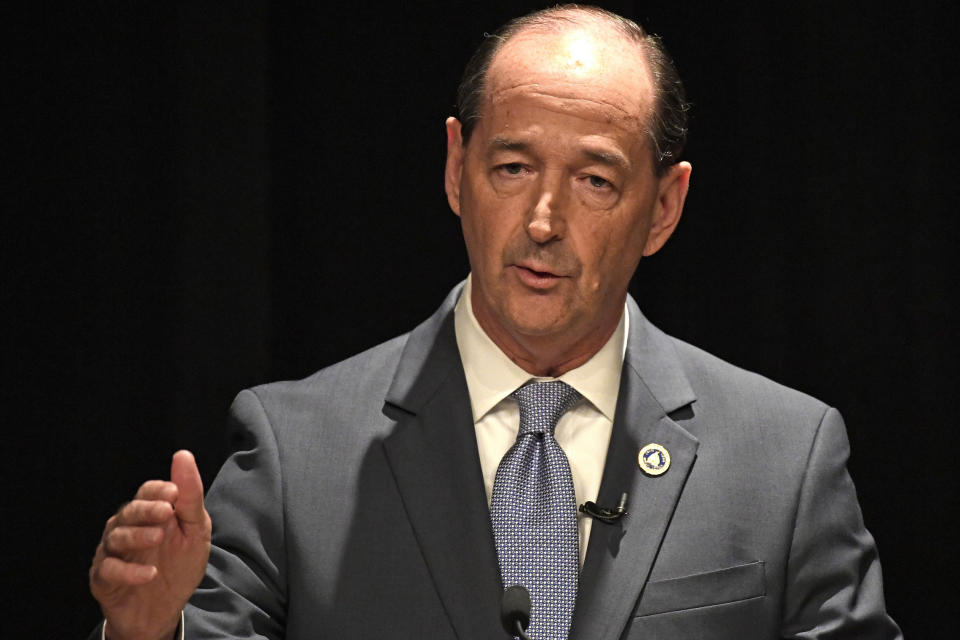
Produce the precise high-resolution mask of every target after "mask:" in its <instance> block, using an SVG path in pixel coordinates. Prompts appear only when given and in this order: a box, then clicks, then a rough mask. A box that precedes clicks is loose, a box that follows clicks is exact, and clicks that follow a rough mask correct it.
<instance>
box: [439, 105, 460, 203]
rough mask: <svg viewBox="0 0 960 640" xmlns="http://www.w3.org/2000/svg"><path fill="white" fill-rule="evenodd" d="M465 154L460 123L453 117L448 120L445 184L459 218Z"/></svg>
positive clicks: (450, 201)
mask: <svg viewBox="0 0 960 640" xmlns="http://www.w3.org/2000/svg"><path fill="white" fill-rule="evenodd" d="M464 153H465V150H464V148H463V136H462V135H461V132H460V121H459V120H457V119H456V118H453V117H450V118H447V168H446V170H445V171H444V172H443V182H444V187H445V188H446V191H447V202H448V203H450V208H451V209H453V212H454V213H455V214H457V215H458V216H459V215H460V176H461V175H462V174H463V156H464Z"/></svg>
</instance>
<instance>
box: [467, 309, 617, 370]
mask: <svg viewBox="0 0 960 640" xmlns="http://www.w3.org/2000/svg"><path fill="white" fill-rule="evenodd" d="M472 306H473V315H474V317H475V318H476V319H477V323H478V324H479V325H480V328H481V329H483V332H484V333H486V334H487V336H488V337H489V338H490V339H491V340H492V341H493V343H494V344H496V345H497V346H498V347H499V348H500V350H501V351H503V353H505V354H506V356H507V357H508V358H510V360H512V361H513V362H514V363H515V364H516V365H517V366H519V367H520V368H521V369H523V370H524V371H526V372H527V373H529V374H531V375H534V376H537V377H551V378H557V377H559V376H562V375H563V374H564V373H566V372H567V371H570V370H572V369H576V368H577V367H579V366H581V365H582V364H584V363H585V362H587V361H588V360H589V359H590V358H592V357H593V356H594V355H596V353H597V352H598V351H600V349H602V348H603V345H605V344H606V343H607V340H609V339H610V336H612V335H613V332H614V331H616V329H617V325H618V324H619V322H620V316H619V315H618V316H615V317H613V318H604V319H603V320H604V322H601V323H600V324H599V325H598V326H597V327H596V328H594V329H592V330H586V331H582V332H572V331H571V332H567V334H566V335H555V334H547V335H525V334H515V333H511V332H509V331H507V330H505V329H504V328H503V326H502V325H501V324H500V323H498V322H496V321H495V320H494V318H493V317H492V316H491V315H490V314H489V313H488V310H487V309H486V307H485V306H484V305H472ZM621 309H622V307H621ZM621 313H622V311H621ZM568 336H574V337H573V338H572V339H571V338H570V337H568Z"/></svg>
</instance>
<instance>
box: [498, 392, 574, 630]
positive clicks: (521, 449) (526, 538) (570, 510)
mask: <svg viewBox="0 0 960 640" xmlns="http://www.w3.org/2000/svg"><path fill="white" fill-rule="evenodd" d="M512 395H513V397H514V398H516V400H517V403H519V405H520V432H519V433H518V434H517V441H516V442H515V443H514V445H513V447H511V448H510V450H509V451H507V453H506V455H504V456H503V459H502V460H501V461H500V466H499V467H497V476H496V479H495V480H494V483H493V498H492V500H491V504H490V518H491V520H492V522H493V535H494V539H495V542H496V546H497V556H498V558H499V560H500V575H501V576H502V577H503V585H504V587H509V586H512V585H515V584H520V585H523V586H524V587H526V588H527V590H528V591H529V592H530V599H531V601H532V608H531V616H530V626H529V627H528V628H527V634H528V635H529V636H530V637H531V638H534V639H535V640H566V638H567V633H568V632H569V631H570V622H571V620H572V619H573V605H574V602H575V601H576V598H577V578H578V573H579V560H580V551H579V537H578V532H577V504H576V496H575V495H574V492H573V477H572V476H571V475H570V463H569V462H567V456H566V455H565V454H564V453H563V449H561V448H560V445H558V444H557V441H556V440H555V439H554V437H553V430H554V429H555V428H556V426H557V421H558V420H559V419H560V416H562V415H563V414H564V413H566V412H567V410H568V409H570V408H571V407H572V406H573V405H575V404H576V403H577V402H578V401H579V400H580V398H581V396H580V394H579V393H577V391H576V389H574V388H573V387H571V386H570V385H568V384H566V383H565V382H560V381H559V380H557V381H553V382H539V383H531V384H527V385H524V386H522V387H520V388H519V389H517V390H516V391H514V392H513V394H512Z"/></svg>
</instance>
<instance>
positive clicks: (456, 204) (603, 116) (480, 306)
mask: <svg viewBox="0 0 960 640" xmlns="http://www.w3.org/2000/svg"><path fill="white" fill-rule="evenodd" d="M641 60H642V58H641V52H640V50H639V49H638V48H637V46H636V45H634V44H633V43H630V42H627V41H623V40H622V39H621V38H618V37H611V36H610V34H609V33H606V34H600V35H597V34H595V33H591V32H590V31H572V32H569V33H564V34H559V35H557V34H552V35H544V34H529V35H527V34H519V35H517V36H515V37H514V38H513V39H511V40H510V41H509V42H508V43H507V44H506V45H505V46H504V48H503V49H502V50H501V51H500V52H499V53H498V54H497V55H496V57H495V58H494V61H493V63H492V65H491V68H490V71H489V73H488V76H487V92H486V97H485V103H484V108H483V111H482V118H481V119H480V120H479V122H478V123H477V125H476V127H475V128H474V130H473V132H472V135H471V138H470V140H469V144H468V145H467V146H466V147H464V146H463V145H462V142H461V139H460V127H459V124H460V123H459V122H457V121H456V120H454V119H451V120H450V121H448V136H449V139H450V140H449V141H450V153H449V155H448V166H447V193H448V196H449V200H450V205H451V207H452V208H453V210H454V211H455V212H456V213H457V214H458V215H459V216H460V217H461V220H462V226H463V235H464V239H465V242H466V246H467V253H468V254H469V258H470V268H471V271H472V274H473V297H472V302H473V307H474V312H475V314H476V316H477V318H478V320H479V321H480V323H481V326H483V327H484V329H485V330H486V331H487V333H489V334H491V337H492V338H494V340H495V341H496V342H497V343H498V344H500V345H501V347H503V346H504V345H503V344H502V341H503V340H506V341H507V342H510V341H512V342H514V343H517V344H519V345H520V346H521V347H523V346H525V345H526V346H527V347H529V348H532V347H533V346H534V345H543V344H548V345H549V344H552V343H557V344H563V345H574V344H576V343H583V344H586V343H589V342H590V341H591V340H593V341H597V340H599V341H600V342H599V344H598V345H597V348H599V346H600V345H601V344H602V342H603V341H605V340H606V338H607V337H608V336H609V335H610V333H612V331H613V329H614V328H615V326H616V324H617V322H618V321H619V318H620V314H621V311H622V309H623V303H624V298H625V296H626V291H627V286H628V284H629V282H630V278H631V276H632V274H633V271H634V269H635V268H636V266H637V263H638V261H639V260H640V257H641V256H642V255H649V254H651V253H653V252H654V251H656V250H657V249H659V248H660V246H661V245H662V244H663V242H665V241H666V238H667V236H669V235H670V232H671V231H672V229H673V226H674V225H675V224H676V218H678V217H679V208H682V202H683V196H684V194H685V192H686V184H687V177H688V175H689V165H686V169H685V170H683V171H681V172H680V173H682V174H683V175H681V176H680V179H679V183H681V184H680V186H679V188H677V187H676V186H670V185H673V184H674V183H676V182H678V179H677V176H675V175H673V174H674V173H676V171H674V172H670V173H668V175H667V176H666V177H665V178H663V179H661V180H658V179H657V178H656V176H655V175H654V171H653V167H652V157H651V149H650V144H651V142H650V141H649V138H648V136H647V133H646V127H647V121H648V117H649V115H648V114H649V113H650V109H651V104H652V100H653V93H652V84H651V82H650V79H649V78H648V76H647V74H646V73H645V71H644V69H645V67H644V65H643V64H642V62H641ZM684 164H685V163H684ZM667 183H669V185H668V186H669V188H668V190H667V191H668V193H666V194H664V189H663V187H664V185H665V184H667ZM678 200H679V202H677V201H678ZM665 209H670V211H666V210H665ZM498 338H500V339H498ZM563 348H569V347H568V346H564V347H563ZM561 350H562V349H561Z"/></svg>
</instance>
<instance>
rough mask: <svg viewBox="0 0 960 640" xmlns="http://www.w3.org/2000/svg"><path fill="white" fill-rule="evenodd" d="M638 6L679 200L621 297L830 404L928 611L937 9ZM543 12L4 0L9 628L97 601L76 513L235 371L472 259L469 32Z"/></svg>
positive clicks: (914, 620)
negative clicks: (688, 183) (460, 178)
mask: <svg viewBox="0 0 960 640" xmlns="http://www.w3.org/2000/svg"><path fill="white" fill-rule="evenodd" d="M665 4H666V3H658V4H652V3H651V4H646V3H639V2H636V3H635V2H614V3H607V4H606V5H605V6H608V7H609V8H611V9H614V10H616V11H619V12H622V13H624V14H626V15H628V16H629V17H632V18H634V19H636V20H638V21H639V22H641V23H642V24H644V25H645V26H647V27H648V28H650V29H651V30H652V31H654V32H656V33H659V34H661V35H662V36H663V37H664V39H665V42H666V44H667V47H668V49H669V50H670V51H671V53H672V54H673V56H674V58H675V59H676V62H677V64H678V66H679V68H680V71H681V74H682V76H683V77H684V79H685V81H686V84H687V89H688V93H689V96H690V98H691V99H692V101H693V103H694V110H693V119H692V123H691V129H692V133H691V138H690V144H689V146H688V153H687V158H688V159H689V160H690V161H691V162H692V163H693V165H694V172H693V181H692V188H691V193H690V196H689V198H688V201H687V207H686V212H685V216H684V219H683V221H682V223H681V225H680V228H679V230H678V231H677V233H676V235H675V236H674V238H673V239H672V240H671V241H670V243H668V245H667V246H666V248H665V249H664V250H663V251H662V252H661V253H660V254H658V255H657V256H655V257H653V258H651V259H649V260H645V261H643V262H642V263H641V265H640V269H639V271H638V274H637V276H636V278H635V282H634V284H633V286H632V293H633V294H634V295H635V296H636V297H637V298H638V300H639V302H640V305H641V307H642V308H643V309H644V311H645V313H646V314H647V316H648V317H649V318H650V319H651V320H653V321H654V322H655V323H656V324H658V325H659V326H660V327H661V328H663V329H664V330H666V331H667V332H669V333H671V334H673V335H675V336H678V337H680V338H682V339H684V340H687V341H690V342H692V343H694V344H697V345H698V346H700V347H702V348H705V349H707V350H708V351H711V352H713V353H715V354H717V355H719V356H721V357H723V358H724V359H727V360H729V361H732V362H734V363H736V364H739V365H741V366H743V367H745V368H748V369H752V370H755V371H758V372H760V373H763V374H765V375H768V376H770V377H772V378H774V379H776V380H778V381H780V382H783V383H785V384H788V385H790V386H794V387H797V388H800V389H802V390H804V391H807V392H808V393H811V394H812V395H815V396H817V397H819V398H821V399H823V400H825V401H826V402H829V403H830V404H832V405H835V406H837V407H838V408H840V410H841V411H842V412H843V414H844V416H845V418H846V421H847V426H848V430H849V435H850V439H851V443H852V448H853V455H852V459H851V461H850V469H851V473H852V475H853V477H854V480H855V481H856V483H857V487H858V492H859V495H860V499H861V503H862V507H863V511H864V516H865V519H866V522H867V525H868V527H869V528H870V529H871V531H872V532H873V533H874V535H875V537H876V539H877V541H878V544H879V547H880V552H881V558H882V559H883V567H884V573H885V583H886V592H887V600H888V607H889V609H890V611H891V612H892V614H893V615H894V616H895V618H896V619H897V620H898V621H899V622H900V623H901V625H902V626H903V627H904V630H905V632H906V633H907V635H908V636H910V637H918V638H919V637H926V636H930V637H932V636H935V635H943V634H944V633H947V634H949V633H950V631H949V630H948V629H949V627H947V626H946V625H947V624H948V622H949V623H952V622H953V617H954V616H953V614H955V612H956V606H957V586H956V584H957V569H958V562H957V551H956V542H957V532H956V528H955V527H953V525H952V524H951V522H950V520H951V516H955V515H956V513H957V481H956V475H955V474H954V471H953V467H954V459H955V457H956V450H957V445H958V440H960V439H958V437H957V435H956V433H955V429H956V419H955V418H954V416H953V412H954V405H955V404H956V389H957V386H958V383H960V376H958V371H957V364H956V358H957V355H958V354H957V336H956V333H957V332H956V329H955V326H956V322H955V318H956V314H955V300H956V296H955V288H956V287H955V281H956V273H957V257H956V250H955V247H956V245H957V242H958V239H960V238H958V224H957V219H956V218H957V214H956V205H957V200H958V199H957V183H958V180H957V175H956V174H957V171H956V168H955V164H954V163H955V159H956V157H957V155H958V148H957V144H956V133H957V131H958V127H957V125H956V124H955V123H954V120H955V119H956V113H957V111H956V105H955V104H954V101H953V97H952V92H953V85H954V83H955V82H956V76H955V74H954V69H953V57H954V56H953V53H954V49H955V45H954V43H953V39H954V38H955V29H956V26H957V24H960V21H958V20H957V17H958V16H957V13H958V12H957V10H956V9H955V8H954V7H953V3H947V2H943V3H939V4H937V3H929V4H925V5H916V4H914V5H911V8H910V9H907V8H906V5H903V6H899V7H898V6H897V5H891V6H889V7H888V6H887V5H886V4H883V7H886V8H881V4H882V3H838V4H837V6H833V5H827V4H803V5H798V6H793V7H792V8H785V7H774V6H770V5H767V4H764V5H760V4H759V3H757V4H756V6H750V5H746V4H744V5H735V4H730V3H714V4H715V6H713V7H712V8H706V9H704V8H703V7H702V6H700V3H697V6H694V5H693V4H690V5H688V6H673V4H675V3H670V6H664V5H665ZM538 6H543V5H535V4H529V5H523V4H521V3H508V2H502V1H501V2H487V3H483V4H482V5H481V4H480V3H452V2H450V3H443V4H441V3H420V4H416V5H406V4H404V3H398V4H394V5H389V6H378V7H376V8H374V7H372V6H369V7H365V6H361V5H359V4H358V3H345V4H344V5H341V6H337V7H334V8H326V9H322V8H320V6H319V4H318V3H303V4H285V5H283V6H271V5H270V4H269V3H267V2H246V3H223V4H221V3H205V2H199V3H183V4H182V5H177V4H175V3H162V2H161V3H119V2H90V3H75V6H73V7H69V8H59V9H52V8H49V7H47V8H45V7H43V6H40V5H37V6H36V8H34V9H32V10H30V13H29V15H23V14H20V15H17V16H16V19H15V20H10V19H9V18H12V16H5V17H6V18H8V19H4V20H3V23H4V24H6V25H7V28H8V29H9V31H10V35H9V37H7V38H6V43H5V45H4V46H5V47H6V48H9V51H8V52H7V54H6V55H4V56H3V62H2V64H3V69H4V85H5V87H6V90H5V91H4V92H3V93H4V94H5V96H4V97H3V102H4V106H5V111H8V112H9V113H10V114H11V115H9V116H8V117H6V118H5V122H4V129H5V131H4V134H3V136H4V145H3V146H4V148H5V149H6V152H5V154H4V155H5V156H6V159H7V160H8V165H9V166H8V168H7V169H6V171H5V175H4V178H3V197H4V203H5V204H4V207H3V208H4V215H3V221H4V222H3V224H4V229H3V231H2V232H0V237H2V239H3V251H2V260H3V263H2V265H3V274H4V284H3V288H2V293H0V295H2V298H0V299H2V308H3V310H4V319H5V321H6V324H7V327H6V328H5V329H4V331H3V332H2V337H3V340H4V344H3V358H2V361H3V369H4V380H5V382H4V385H3V389H4V396H5V402H4V406H5V407H7V412H6V415H5V416H4V418H5V419H4V423H5V434H7V437H6V438H4V441H5V443H6V445H7V446H6V447H5V453H6V455H5V458H6V460H5V464H4V465H2V466H3V469H4V475H5V476H7V480H6V481H5V482H4V485H5V487H4V488H5V491H4V494H5V499H4V502H5V503H6V504H7V505H8V506H5V508H4V524H3V531H4V537H5V538H7V542H6V544H5V551H4V558H3V563H4V575H5V581H6V582H7V584H8V587H9V588H8V590H7V591H8V596H7V599H6V601H5V607H4V608H5V609H7V608H8V607H9V609H8V610H7V611H6V612H5V614H4V618H3V619H4V628H5V631H6V632H7V634H6V635H9V636H11V637H24V638H27V637H37V638H43V637H50V638H53V637H82V636H83V635H85V634H86V633H87V632H88V631H89V630H90V629H91V628H92V627H93V625H94V624H95V623H96V621H97V620H98V610H97V607H96V604H95V603H94V602H93V600H92V598H91V597H90V596H89V595H88V593H87V589H86V571H87V568H88V566H89V560H90V557H91V555H92V553H93V550H94V547H95V545H96V542H97V540H98V537H99V534H100V530H101V529H102V526H103V521H104V520H105V519H106V518H107V517H108V516H109V515H110V514H111V513H112V512H113V510H114V509H115V508H116V507H117V506H118V505H119V504H120V503H121V502H123V501H124V500H126V499H128V498H129V496H130V495H132V493H133V491H135V489H136V487H137V486H138V485H139V483H140V482H141V481H142V480H145V479H147V478H150V477H160V476H163V475H165V474H166V473H167V469H168V464H169V457H170V454H171V453H172V452H173V451H174V450H175V449H177V448H180V447H188V448H190V449H192V450H193V451H195V452H196V453H197V456H198V459H199V462H200V465H201V469H202V472H203V476H204V480H205V482H207V483H209V481H210V480H211V479H212V477H213V475H214V474H215V472H216V470H217V468H218V467H219V465H220V463H221V462H222V461H223V459H224V456H225V450H224V443H225V438H224V435H225V434H224V433H223V430H222V428H221V426H222V425H223V417H224V415H225V411H226V408H227V406H228V404H229V402H230V401H231V399H232V397H233V396H234V395H235V393H236V392H237V391H238V390H240V389H241V388H244V387H246V386H250V385H253V384H257V383H260V382H265V381H269V380H273V379H279V378H297V377H302V376H304V375H307V374H309V373H311V372H312V371H314V370H316V369H318V368H320V367H322V366H325V365H327V364H331V363H333V362H335V361H337V360H339V359H341V358H343V357H345V356H348V355H351V354H353V353H355V352H357V351H360V350H362V349H364V348H366V347H369V346H372V345H373V344H376V343H378V342H380V341H382V340H384V339H387V338H389V337H392V336H394V335H396V334H398V333H400V332H403V331H405V330H407V329H409V328H411V327H412V326H414V325H415V324H416V323H418V322H419V321H420V320H422V319H423V318H425V317H426V316H427V315H428V314H430V313H431V312H432V311H433V310H434V308H435V307H436V306H437V304H438V303H439V301H440V300H441V299H442V297H443V295H444V294H445V293H446V292H447V290H448V289H449V288H450V287H451V286H453V285H454V284H455V283H456V282H458V281H459V280H461V279H462V278H463V277H464V276H465V275H466V272H467V265H466V258H465V254H464V251H463V248H462V240H461V237H460V230H459V226H458V222H457V219H456V218H455V216H453V215H452V214H451V213H450V212H449V209H448V207H447V204H446V200H445V196H444V193H443V182H442V173H441V172H442V166H443V159H444V145H445V137H444V131H443V120H444V118H445V117H446V116H448V115H451V114H452V104H453V100H454V98H453V96H454V89H455V86H456V83H457V81H458V79H459V75H460V72H461V69H462V66H463V64H464V63H465V62H466V59H467V58H468V56H469V54H470V52H471V51H472V50H473V48H474V47H475V46H476V44H477V43H478V42H479V40H480V37H481V35H482V33H483V32H484V31H492V30H493V29H494V28H495V27H496V26H498V25H499V24H500V23H502V22H503V21H505V20H506V19H508V18H510V17H512V16H514V15H516V14H519V13H522V12H524V11H525V10H526V9H528V8H536V7H538ZM6 11H9V10H6ZM11 26H12V28H10V27H11ZM11 592H12V593H15V594H16V595H14V596H12V597H11V596H10V595H9V594H10V593H11Z"/></svg>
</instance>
